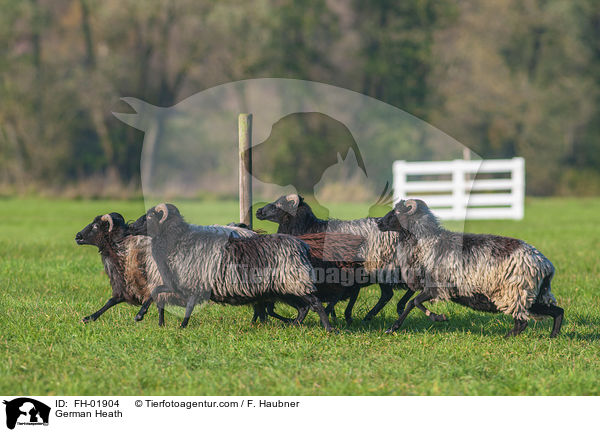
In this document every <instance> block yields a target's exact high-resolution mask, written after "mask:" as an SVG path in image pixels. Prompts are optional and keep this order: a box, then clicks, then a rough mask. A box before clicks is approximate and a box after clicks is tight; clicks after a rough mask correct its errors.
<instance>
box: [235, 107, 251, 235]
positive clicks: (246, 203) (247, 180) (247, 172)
mask: <svg viewBox="0 0 600 432" xmlns="http://www.w3.org/2000/svg"><path fill="white" fill-rule="evenodd" d="M238 141H239V197H240V222H241V223H244V224H246V225H248V227H249V228H250V229H252V114H240V115H239V116H238Z"/></svg>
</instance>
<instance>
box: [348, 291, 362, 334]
mask: <svg viewBox="0 0 600 432" xmlns="http://www.w3.org/2000/svg"><path fill="white" fill-rule="evenodd" d="M359 291H360V288H358V287H356V288H352V293H351V294H350V299H349V300H348V305H347V306H346V310H345V311H344V317H345V318H346V324H348V325H350V324H352V309H353V308H354V304H355V303H356V299H357V298H358V293H359Z"/></svg>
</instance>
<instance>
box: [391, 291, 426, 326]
mask: <svg viewBox="0 0 600 432" xmlns="http://www.w3.org/2000/svg"><path fill="white" fill-rule="evenodd" d="M432 298H433V295H432V294H431V293H428V292H426V291H422V292H420V293H419V294H418V295H417V296H416V297H415V298H414V299H412V300H410V301H409V302H408V303H407V304H406V309H404V312H402V315H400V317H399V318H398V319H397V320H396V322H394V324H392V326H391V327H390V328H389V329H387V330H386V333H394V332H395V331H396V330H398V329H399V328H400V326H401V325H402V323H403V322H404V320H405V319H406V317H407V316H408V314H409V313H410V311H411V310H413V308H414V307H415V306H417V307H419V306H420V305H421V303H423V302H426V301H427V300H431V299H432Z"/></svg>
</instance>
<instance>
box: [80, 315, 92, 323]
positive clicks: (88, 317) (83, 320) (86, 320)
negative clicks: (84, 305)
mask: <svg viewBox="0 0 600 432" xmlns="http://www.w3.org/2000/svg"><path fill="white" fill-rule="evenodd" d="M90 321H94V318H93V317H91V316H86V317H85V318H83V319H82V320H81V322H82V323H89V322H90Z"/></svg>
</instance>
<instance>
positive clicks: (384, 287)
mask: <svg viewBox="0 0 600 432" xmlns="http://www.w3.org/2000/svg"><path fill="white" fill-rule="evenodd" d="M379 288H380V289H381V296H380V297H379V300H378V301H377V304H376V305H375V306H373V309H371V310H370V311H369V312H368V313H367V315H366V316H365V317H364V318H363V321H371V320H372V319H373V317H374V316H375V315H377V314H378V313H379V311H380V310H381V309H383V307H384V306H385V305H386V304H388V302H389V301H390V300H391V299H392V297H393V296H394V287H393V285H389V284H379ZM409 298H410V297H409Z"/></svg>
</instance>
